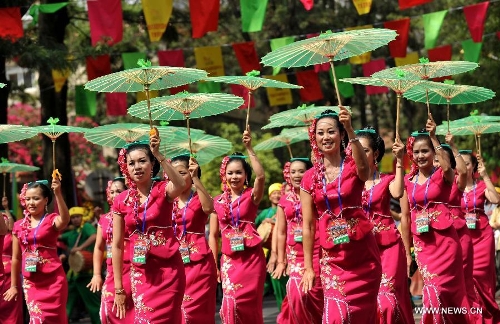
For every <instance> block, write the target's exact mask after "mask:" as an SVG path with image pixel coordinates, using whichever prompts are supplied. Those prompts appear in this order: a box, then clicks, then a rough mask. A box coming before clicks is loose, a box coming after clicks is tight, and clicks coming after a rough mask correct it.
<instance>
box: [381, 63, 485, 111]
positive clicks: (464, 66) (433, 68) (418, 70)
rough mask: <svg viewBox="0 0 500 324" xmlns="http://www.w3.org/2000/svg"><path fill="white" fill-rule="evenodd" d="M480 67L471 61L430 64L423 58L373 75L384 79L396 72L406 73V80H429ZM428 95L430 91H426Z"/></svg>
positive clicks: (428, 108) (428, 109)
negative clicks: (417, 61)
mask: <svg viewBox="0 0 500 324" xmlns="http://www.w3.org/2000/svg"><path fill="white" fill-rule="evenodd" d="M478 66H479V65H478V64H477V63H474V62H469V61H437V62H429V59H427V58H421V59H420V60H419V63H416V64H408V65H403V66H399V67H395V68H391V69H385V70H382V71H379V72H376V73H374V74H373V75H372V77H374V78H384V77H388V76H391V75H394V73H395V72H396V70H398V69H399V70H402V71H404V72H405V78H408V79H421V80H429V79H434V78H439V77H443V76H450V75H455V74H459V73H464V72H468V71H471V70H474V69H475V68H477V67H478ZM426 94H428V89H426ZM430 113H431V111H430V107H429V102H427V114H430Z"/></svg>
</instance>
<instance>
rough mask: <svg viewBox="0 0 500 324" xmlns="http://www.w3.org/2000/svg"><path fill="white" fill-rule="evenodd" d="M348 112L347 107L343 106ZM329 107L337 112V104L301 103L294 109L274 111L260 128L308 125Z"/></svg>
mask: <svg viewBox="0 0 500 324" xmlns="http://www.w3.org/2000/svg"><path fill="white" fill-rule="evenodd" d="M345 108H346V109H347V110H349V112H350V108H349V107H347V106H346V107H345ZM327 109H330V110H333V111H335V112H336V113H338V112H339V107H337V106H315V105H310V106H307V105H306V104H302V105H300V106H298V107H297V108H295V109H290V110H285V111H282V112H279V113H276V114H274V115H272V116H271V117H269V121H270V122H269V124H267V125H265V126H264V127H262V129H269V128H275V127H294V126H309V125H310V124H311V123H312V121H313V120H314V118H316V116H317V115H319V114H321V113H322V112H323V111H325V110H327Z"/></svg>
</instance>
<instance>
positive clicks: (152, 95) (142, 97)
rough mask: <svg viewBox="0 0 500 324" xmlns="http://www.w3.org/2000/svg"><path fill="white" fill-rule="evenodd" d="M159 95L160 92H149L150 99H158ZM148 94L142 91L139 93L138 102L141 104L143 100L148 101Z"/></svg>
mask: <svg viewBox="0 0 500 324" xmlns="http://www.w3.org/2000/svg"><path fill="white" fill-rule="evenodd" d="M158 95H159V92H158V90H150V91H149V99H153V98H156V97H158ZM146 99H147V98H146V92H144V91H141V92H137V102H141V101H143V100H146Z"/></svg>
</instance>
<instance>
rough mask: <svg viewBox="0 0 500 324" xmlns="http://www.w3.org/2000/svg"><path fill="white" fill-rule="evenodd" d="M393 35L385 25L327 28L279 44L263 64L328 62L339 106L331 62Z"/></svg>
mask: <svg viewBox="0 0 500 324" xmlns="http://www.w3.org/2000/svg"><path fill="white" fill-rule="evenodd" d="M396 36H397V34H396V32H395V31H394V30H390V29H384V28H370V29H357V30H350V31H344V32H339V33H333V32H331V31H327V32H325V33H322V34H320V35H319V36H316V37H312V38H308V39H304V40H301V41H298V42H294V43H292V44H289V45H286V46H283V47H280V48H278V49H276V50H274V51H272V52H270V53H268V54H267V55H265V56H264V57H263V58H262V63H263V64H264V65H269V66H273V67H285V68H290V67H299V66H310V65H315V64H321V63H326V62H329V63H330V68H331V70H332V75H333V81H334V84H335V91H336V93H337V99H338V105H339V106H342V102H341V98H340V93H339V89H338V86H337V76H336V75H335V69H334V66H333V61H339V60H343V59H346V58H349V57H351V56H356V55H360V54H363V53H366V52H369V51H372V50H374V49H376V48H378V47H381V46H383V45H387V44H388V43H389V42H390V41H392V40H394V39H395V38H396Z"/></svg>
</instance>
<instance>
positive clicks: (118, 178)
mask: <svg viewBox="0 0 500 324" xmlns="http://www.w3.org/2000/svg"><path fill="white" fill-rule="evenodd" d="M115 182H120V183H121V184H122V185H123V188H124V189H125V190H127V185H126V184H125V178H124V177H116V178H114V179H113V180H111V183H115Z"/></svg>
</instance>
